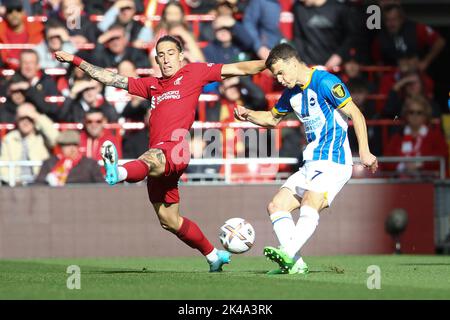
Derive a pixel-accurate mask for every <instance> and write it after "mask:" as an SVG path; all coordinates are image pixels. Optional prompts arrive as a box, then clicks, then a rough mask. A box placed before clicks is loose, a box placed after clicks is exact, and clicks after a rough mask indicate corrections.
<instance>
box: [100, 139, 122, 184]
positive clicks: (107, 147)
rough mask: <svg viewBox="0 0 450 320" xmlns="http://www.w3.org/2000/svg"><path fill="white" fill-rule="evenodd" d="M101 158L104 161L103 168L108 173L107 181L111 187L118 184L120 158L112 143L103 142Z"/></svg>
mask: <svg viewBox="0 0 450 320" xmlns="http://www.w3.org/2000/svg"><path fill="white" fill-rule="evenodd" d="M101 156H102V159H103V166H104V167H105V171H106V176H105V181H106V182H107V183H108V184H110V185H113V184H116V183H117V182H119V170H118V161H119V156H118V154H117V149H116V147H115V146H114V144H113V143H112V142H111V141H109V140H106V141H105V142H103V144H102V148H101Z"/></svg>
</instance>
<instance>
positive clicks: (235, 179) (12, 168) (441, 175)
mask: <svg viewBox="0 0 450 320" xmlns="http://www.w3.org/2000/svg"><path fill="white" fill-rule="evenodd" d="M130 160H131V159H121V160H119V164H123V163H126V162H128V161H130ZM353 161H354V163H355V167H354V172H355V170H356V174H355V175H354V178H358V171H361V170H366V169H365V168H363V167H362V165H361V164H360V163H359V158H357V157H354V158H353ZM378 161H379V163H392V162H438V163H439V172H438V174H437V175H436V173H435V172H427V171H423V172H422V173H423V175H417V177H416V178H424V177H425V178H427V179H430V178H432V179H435V180H436V179H438V180H444V179H445V177H446V159H445V158H443V157H434V156H420V157H378ZM42 163H43V161H29V160H28V161H0V168H3V167H7V168H8V179H7V180H6V179H5V177H3V180H5V182H6V183H7V184H8V185H9V186H10V187H15V186H16V185H17V182H18V181H24V180H25V181H30V177H29V176H28V175H27V176H16V168H17V167H40V166H42ZM98 164H99V165H103V162H102V161H101V160H100V161H98ZM281 164H290V165H296V164H298V159H297V158H289V157H280V158H203V159H191V160H190V162H189V166H211V165H220V166H223V168H224V170H223V172H214V173H185V174H184V176H182V178H181V180H182V182H183V183H196V182H198V183H204V182H214V183H222V184H233V183H243V182H245V183H281V182H282V181H283V179H286V178H287V177H288V176H289V175H291V173H290V172H277V171H276V168H277V166H278V165H281ZM233 165H246V166H253V167H255V166H260V167H264V166H268V167H266V168H267V170H264V168H263V170H262V171H258V172H257V171H253V172H252V170H251V169H250V170H249V171H248V172H239V173H233V169H232V166H233ZM390 176H392V173H388V172H385V173H384V174H383V175H382V176H380V175H378V176H375V178H389V177H390ZM364 178H367V176H364Z"/></svg>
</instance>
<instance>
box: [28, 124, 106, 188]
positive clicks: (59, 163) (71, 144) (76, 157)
mask: <svg viewBox="0 0 450 320" xmlns="http://www.w3.org/2000/svg"><path fill="white" fill-rule="evenodd" d="M57 143H58V146H59V147H60V150H61V152H60V153H59V154H57V155H54V156H52V157H51V158H50V159H47V160H45V161H44V163H43V164H42V168H41V170H40V171H39V175H38V176H37V178H36V181H35V182H36V183H37V184H48V185H50V186H52V187H60V186H64V185H66V184H70V183H102V182H103V175H102V172H101V169H100V166H99V165H98V163H97V161H95V160H93V159H89V158H86V157H85V156H83V155H82V154H81V153H80V150H79V148H78V146H79V144H80V134H79V133H78V131H72V130H68V131H63V132H61V133H60V135H59V136H58V140H57Z"/></svg>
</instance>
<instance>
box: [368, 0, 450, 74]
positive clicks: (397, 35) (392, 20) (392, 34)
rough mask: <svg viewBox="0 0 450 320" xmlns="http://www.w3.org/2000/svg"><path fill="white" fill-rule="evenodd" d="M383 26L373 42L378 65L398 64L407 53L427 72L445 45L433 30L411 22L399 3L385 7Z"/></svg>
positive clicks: (420, 68) (373, 50)
mask: <svg viewBox="0 0 450 320" xmlns="http://www.w3.org/2000/svg"><path fill="white" fill-rule="evenodd" d="M382 13H383V23H384V27H383V28H381V30H380V32H379V33H378V36H377V37H376V38H375V41H374V42H373V48H372V52H373V55H374V59H375V61H376V62H378V63H380V64H385V65H395V64H396V63H397V60H398V59H399V57H401V56H402V55H405V54H410V55H411V54H416V55H418V56H419V58H420V61H419V70H421V71H425V70H426V69H427V68H428V66H429V65H430V64H431V63H432V62H433V60H434V59H435V58H436V57H437V56H438V55H439V53H440V52H441V51H442V49H443V48H444V46H445V40H444V38H442V37H441V36H440V35H439V33H437V32H436V31H435V30H433V29H432V28H431V27H429V26H426V25H424V24H421V23H416V22H413V21H411V20H409V19H408V18H407V17H406V15H405V13H404V11H403V9H402V7H401V6H400V5H399V4H387V5H384V6H383V10H382Z"/></svg>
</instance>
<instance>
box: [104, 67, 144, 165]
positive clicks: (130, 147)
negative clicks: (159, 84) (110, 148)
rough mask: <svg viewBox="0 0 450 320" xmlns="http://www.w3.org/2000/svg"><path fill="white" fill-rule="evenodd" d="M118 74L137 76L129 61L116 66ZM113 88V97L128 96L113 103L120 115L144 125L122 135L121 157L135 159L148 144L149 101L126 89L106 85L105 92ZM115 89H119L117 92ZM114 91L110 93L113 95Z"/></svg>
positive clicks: (128, 120) (129, 120)
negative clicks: (126, 99) (125, 100)
mask: <svg viewBox="0 0 450 320" xmlns="http://www.w3.org/2000/svg"><path fill="white" fill-rule="evenodd" d="M118 72H119V74H121V75H123V76H125V77H137V72H136V68H135V66H134V65H133V63H132V62H131V61H123V62H122V63H121V64H120V65H119V67H118ZM108 88H111V89H110V90H109V91H112V90H115V92H116V95H115V97H116V98H118V99H121V97H123V98H124V97H127V98H128V97H129V98H130V101H128V102H125V103H123V106H122V103H120V105H118V103H116V104H115V107H116V110H117V111H118V112H119V109H120V112H121V117H122V118H125V120H126V121H127V122H143V123H144V124H145V127H144V128H143V129H140V130H134V129H133V130H126V131H125V133H124V134H123V137H122V149H123V158H125V159H135V158H137V157H139V156H140V155H141V154H143V153H144V152H145V151H147V145H148V134H149V132H148V117H149V115H150V101H148V100H146V99H142V98H141V97H138V96H134V95H129V94H128V92H127V91H125V90H121V89H117V88H113V87H106V89H107V90H106V92H108ZM116 90H121V91H120V92H117V91H116ZM113 95H114V93H110V96H113Z"/></svg>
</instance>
